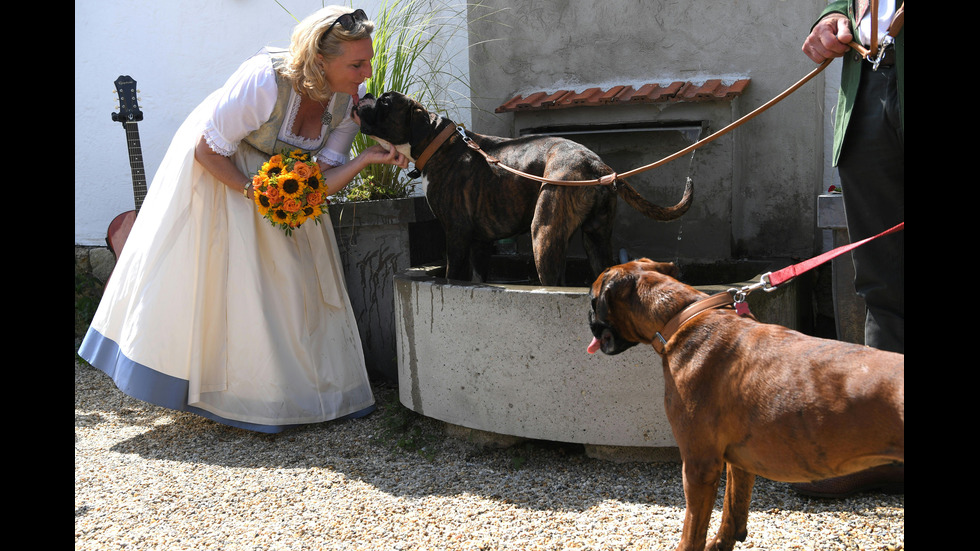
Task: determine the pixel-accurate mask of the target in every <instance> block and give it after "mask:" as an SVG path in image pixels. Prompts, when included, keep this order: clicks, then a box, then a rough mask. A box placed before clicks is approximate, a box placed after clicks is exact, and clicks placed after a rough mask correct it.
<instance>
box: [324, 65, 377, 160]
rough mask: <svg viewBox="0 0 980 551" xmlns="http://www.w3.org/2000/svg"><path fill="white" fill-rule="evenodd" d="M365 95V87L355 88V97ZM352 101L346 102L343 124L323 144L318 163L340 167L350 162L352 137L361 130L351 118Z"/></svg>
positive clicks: (352, 99) (354, 99)
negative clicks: (345, 114)
mask: <svg viewBox="0 0 980 551" xmlns="http://www.w3.org/2000/svg"><path fill="white" fill-rule="evenodd" d="M366 93H367V86H365V85H364V83H361V85H360V86H359V87H358V88H357V96H358V97H363V96H364V94H366ZM354 101H356V98H351V100H350V101H348V104H347V109H346V111H345V112H346V113H347V116H346V117H344V120H343V122H341V123H340V124H339V125H337V128H335V129H334V130H333V132H331V133H330V135H329V136H327V143H326V144H324V146H323V149H321V150H320V153H319V154H318V155H317V158H318V159H319V160H320V161H323V162H325V163H327V164H328V165H332V166H340V165H342V164H345V163H347V161H349V160H350V149H351V145H352V144H353V143H354V137H355V136H357V133H358V132H359V131H360V130H361V127H360V126H358V125H357V123H356V122H354V119H353V118H352V117H351V109H352V108H353V107H354Z"/></svg>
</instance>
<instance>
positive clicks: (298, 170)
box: [293, 163, 313, 180]
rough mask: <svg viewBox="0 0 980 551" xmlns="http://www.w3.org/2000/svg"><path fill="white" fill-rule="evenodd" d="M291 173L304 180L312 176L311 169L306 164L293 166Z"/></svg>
mask: <svg viewBox="0 0 980 551" xmlns="http://www.w3.org/2000/svg"><path fill="white" fill-rule="evenodd" d="M293 173H294V174H296V175H297V176H299V177H300V178H302V179H304V180H305V179H307V178H309V177H310V176H312V175H313V169H312V168H310V165H308V164H306V163H296V164H294V165H293Z"/></svg>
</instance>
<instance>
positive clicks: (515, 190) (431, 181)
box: [356, 92, 693, 285]
mask: <svg viewBox="0 0 980 551" xmlns="http://www.w3.org/2000/svg"><path fill="white" fill-rule="evenodd" d="M356 111H357V115H358V117H359V118H360V122H361V132H362V133H364V134H365V135H367V136H371V137H372V138H374V139H375V140H376V141H378V142H379V143H380V144H382V145H383V146H385V147H391V146H394V147H395V148H397V149H398V150H399V151H400V152H401V153H402V154H404V155H405V156H406V157H408V158H409V159H410V160H411V161H412V162H414V163H416V168H420V169H421V173H422V183H423V188H424V190H425V196H426V199H427V200H428V203H429V207H430V208H431V209H432V213H433V214H434V215H435V216H436V218H437V219H438V220H439V221H440V222H441V224H442V226H443V228H444V230H445V232H446V249H447V251H446V252H447V255H446V256H447V258H446V277H448V278H450V279H460V280H469V279H471V274H472V272H471V267H472V268H473V269H475V270H476V272H477V274H478V275H479V276H480V277H481V278H482V279H483V280H484V281H485V280H486V276H487V271H488V269H489V262H488V261H489V255H488V254H487V252H488V251H489V248H490V247H491V246H492V244H493V242H494V241H497V240H499V239H504V238H508V237H512V236H515V235H519V234H523V233H527V231H528V229H530V231H531V239H532V248H533V253H534V263H535V267H536V269H537V273H538V278H539V280H540V282H541V283H542V284H544V285H560V284H561V283H562V282H563V281H562V280H563V276H564V271H565V269H564V267H565V255H566V251H567V248H568V242H569V239H570V238H571V236H572V234H573V233H574V232H575V230H576V229H578V228H581V229H582V237H583V242H584V245H585V251H586V254H587V256H588V258H589V264H590V266H591V268H592V270H593V275H598V274H599V273H600V272H601V271H602V270H603V269H605V268H606V267H607V266H610V265H612V264H613V263H614V255H613V250H612V245H611V243H610V237H611V233H612V221H613V216H614V215H615V213H616V193H615V192H614V191H613V190H612V189H611V188H610V186H606V185H592V186H573V187H570V186H559V185H551V184H541V183H539V182H537V181H533V180H529V179H527V178H523V177H520V176H515V175H513V174H512V173H510V172H508V171H506V170H503V169H501V168H499V167H493V166H491V165H490V164H488V162H487V161H486V159H485V158H484V157H483V156H481V155H480V154H479V153H478V152H476V151H474V150H473V149H471V148H470V147H468V146H467V145H466V143H464V140H463V139H462V136H460V135H459V134H458V133H457V132H454V131H452V128H454V127H455V125H454V123H453V122H452V121H450V120H449V119H446V118H445V117H441V116H439V115H437V114H435V113H429V112H428V111H427V110H426V109H425V108H424V107H423V106H422V105H421V104H420V103H418V102H416V101H415V100H413V99H411V98H409V97H408V96H405V95H403V94H400V93H397V92H387V93H385V94H382V95H381V97H380V98H378V99H377V100H375V98H373V97H371V96H365V97H364V98H363V99H361V100H360V101H359V102H358V105H357V108H356ZM447 127H449V128H450V130H449V131H448V132H447V133H446V134H445V136H449V137H448V139H447V140H446V141H445V142H442V144H441V145H440V146H438V148H437V149H435V150H434V152H433V151H429V150H428V146H429V145H430V144H431V143H433V142H435V143H437V144H438V143H440V142H439V141H437V137H438V136H440V135H443V134H442V132H443V131H444V130H445V129H446V128H447ZM466 135H467V136H468V137H469V138H470V139H471V140H472V141H473V142H474V143H476V144H477V145H479V147H480V148H481V149H482V150H483V151H485V152H486V153H487V154H489V155H491V156H493V157H495V158H496V159H499V160H500V162H501V163H503V164H505V165H507V166H509V167H512V168H514V169H517V170H519V171H521V172H524V173H526V174H531V175H534V176H541V177H545V178H550V179H556V180H562V181H588V180H596V179H598V178H600V177H602V176H605V175H607V174H612V172H613V170H612V169H611V168H609V167H608V166H606V164H605V163H603V162H602V160H601V159H599V157H598V156H597V155H596V154H595V153H593V152H592V151H590V150H588V149H586V148H585V147H583V146H581V145H579V144H577V143H575V142H572V141H570V140H566V139H563V138H553V137H543V136H529V137H523V138H517V139H507V138H497V137H493V136H482V135H479V134H475V133H473V132H469V131H466ZM429 153H431V157H428V156H427V155H428V154H429ZM420 158H425V161H424V162H420V161H419V159H420ZM420 165H424V166H420ZM616 191H617V192H618V193H619V194H621V195H623V198H624V199H625V200H626V202H627V203H628V204H630V205H631V206H633V207H634V208H636V209H637V210H639V211H640V212H642V213H643V214H645V215H646V216H649V217H651V218H654V219H656V220H661V221H667V220H673V219H675V218H678V217H680V216H681V215H682V214H684V213H685V212H686V211H687V209H688V207H689V206H690V204H691V198H692V194H693V190H692V186H691V184H690V183H688V185H687V187H686V189H685V191H684V196H683V198H682V199H681V201H680V202H679V203H678V204H677V205H675V206H673V207H668V208H664V207H659V206H657V205H653V204H651V203H649V202H647V201H646V200H644V199H643V198H642V197H640V196H639V195H638V194H637V193H636V192H635V191H634V190H633V189H632V188H631V187H629V186H627V185H618V186H616Z"/></svg>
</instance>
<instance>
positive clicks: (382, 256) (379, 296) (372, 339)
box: [330, 197, 445, 382]
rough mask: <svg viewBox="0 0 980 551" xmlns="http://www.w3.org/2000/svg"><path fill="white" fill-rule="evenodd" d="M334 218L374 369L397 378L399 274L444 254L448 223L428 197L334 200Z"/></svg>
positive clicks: (350, 291)
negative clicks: (396, 295)
mask: <svg viewBox="0 0 980 551" xmlns="http://www.w3.org/2000/svg"><path fill="white" fill-rule="evenodd" d="M330 218H331V222H332V224H333V228H334V233H335V234H336V236H337V246H338V250H339V252H340V258H341V261H342V262H343V265H344V275H345V277H346V280H347V291H348V294H349V296H350V300H351V305H352V306H353V309H354V315H355V316H356V317H357V326H358V331H359V333H360V335H361V343H362V345H363V347H364V357H365V362H366V363H367V368H368V373H369V374H370V375H371V378H372V379H374V380H385V381H389V382H395V381H397V379H398V360H397V357H396V353H395V318H394V315H395V314H394V298H393V297H394V295H393V285H394V275H395V274H396V273H398V272H401V271H403V270H406V269H408V268H410V267H411V266H417V265H420V264H426V263H431V262H433V261H438V260H439V259H441V258H442V255H443V249H444V245H443V243H444V242H445V238H444V237H443V233H442V229H441V227H440V226H439V223H438V222H437V221H436V220H435V217H434V216H433V215H432V211H430V210H429V205H428V203H426V201H425V197H408V198H404V199H389V200H383V201H363V202H351V203H338V204H331V205H330Z"/></svg>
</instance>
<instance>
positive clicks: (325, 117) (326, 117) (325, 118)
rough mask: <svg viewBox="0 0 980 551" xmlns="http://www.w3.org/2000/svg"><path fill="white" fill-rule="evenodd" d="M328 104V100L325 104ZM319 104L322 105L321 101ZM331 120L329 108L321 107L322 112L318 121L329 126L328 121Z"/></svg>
mask: <svg viewBox="0 0 980 551" xmlns="http://www.w3.org/2000/svg"><path fill="white" fill-rule="evenodd" d="M329 104H330V102H329V101H328V102H327V106H329ZM320 105H321V106H323V103H322V102H321V103H320ZM332 120H333V115H332V114H331V113H330V110H329V109H327V107H323V114H322V115H320V122H322V123H323V126H330V121H332Z"/></svg>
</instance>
